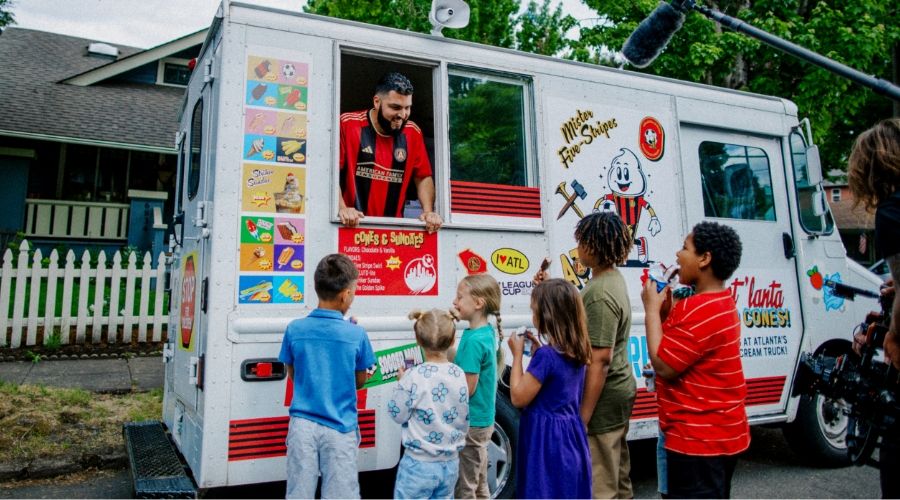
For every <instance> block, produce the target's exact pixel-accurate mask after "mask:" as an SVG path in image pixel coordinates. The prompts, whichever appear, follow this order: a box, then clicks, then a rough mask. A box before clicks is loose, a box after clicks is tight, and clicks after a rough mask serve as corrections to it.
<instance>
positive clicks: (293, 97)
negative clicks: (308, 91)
mask: <svg viewBox="0 0 900 500" xmlns="http://www.w3.org/2000/svg"><path fill="white" fill-rule="evenodd" d="M298 100H300V89H294V90H292V91H291V93H290V94H288V96H287V97H286V98H285V99H284V102H285V103H287V105H288V106H293V105H294V103H295V102H297V101H298Z"/></svg>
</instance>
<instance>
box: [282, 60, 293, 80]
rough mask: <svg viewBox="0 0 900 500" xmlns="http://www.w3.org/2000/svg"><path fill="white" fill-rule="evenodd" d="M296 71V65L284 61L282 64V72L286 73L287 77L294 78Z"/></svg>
mask: <svg viewBox="0 0 900 500" xmlns="http://www.w3.org/2000/svg"><path fill="white" fill-rule="evenodd" d="M296 73H297V70H296V69H294V65H293V64H291V63H284V65H283V66H281V74H282V75H284V77H285V78H293V77H294V75H295V74H296Z"/></svg>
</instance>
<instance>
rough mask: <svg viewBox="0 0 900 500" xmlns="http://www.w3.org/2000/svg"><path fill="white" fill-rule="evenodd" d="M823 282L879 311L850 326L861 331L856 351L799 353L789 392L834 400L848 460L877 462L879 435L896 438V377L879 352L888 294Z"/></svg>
mask: <svg viewBox="0 0 900 500" xmlns="http://www.w3.org/2000/svg"><path fill="white" fill-rule="evenodd" d="M824 286H827V287H830V288H831V289H832V292H833V293H834V295H835V296H839V297H842V298H845V299H847V300H853V299H854V298H855V297H856V296H860V295H861V296H865V297H872V298H878V299H880V301H881V309H882V310H881V312H871V313H869V314H868V315H867V316H866V319H865V321H863V322H862V323H860V324H859V325H858V326H857V327H856V328H855V329H854V331H853V337H854V338H857V334H859V333H863V334H864V335H865V337H864V338H865V340H864V341H863V342H862V344H861V346H860V349H859V353H858V354H857V353H856V352H847V353H842V354H839V355H834V353H829V352H827V351H826V352H821V353H819V354H811V353H803V354H801V355H800V362H799V364H798V366H797V373H796V375H795V377H794V388H793V391H792V394H791V395H792V396H799V395H808V396H815V395H817V394H821V395H823V396H825V397H827V398H829V399H831V400H833V401H837V402H838V405H839V407H840V408H841V410H840V411H842V412H843V413H844V414H846V415H847V419H848V425H847V441H846V442H847V451H848V453H849V458H850V461H851V462H853V463H854V464H857V465H866V464H868V465H876V466H877V464H876V463H874V462H873V461H872V460H871V456H872V452H873V451H874V450H875V448H876V446H878V442H879V438H881V439H882V440H890V441H893V442H900V432H898V429H897V426H898V421H900V379H898V372H897V370H895V369H894V368H893V366H891V365H890V364H889V363H885V362H884V361H883V357H882V356H881V354H880V349H881V346H882V344H883V343H884V337H885V335H886V334H887V332H888V326H889V325H890V310H891V309H890V308H891V299H890V298H889V297H888V296H882V295H880V294H878V293H874V292H870V291H867V290H862V289H859V288H855V287H852V286H849V285H845V284H843V283H837V282H834V281H832V280H826V281H825V283H824Z"/></svg>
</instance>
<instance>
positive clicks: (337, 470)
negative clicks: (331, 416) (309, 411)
mask: <svg viewBox="0 0 900 500" xmlns="http://www.w3.org/2000/svg"><path fill="white" fill-rule="evenodd" d="M286 444H287V492H286V494H285V496H286V497H287V498H315V495H316V482H317V480H318V477H319V474H320V473H321V475H322V498H359V475H358V473H357V472H358V466H357V455H356V450H357V446H358V444H359V433H358V432H355V431H351V432H346V433H342V432H338V431H336V430H335V429H332V428H330V427H326V426H324V425H321V424H317V423H316V422H313V421H312V420H307V419H305V418H299V417H291V423H290V427H289V430H288V436H287V441H286Z"/></svg>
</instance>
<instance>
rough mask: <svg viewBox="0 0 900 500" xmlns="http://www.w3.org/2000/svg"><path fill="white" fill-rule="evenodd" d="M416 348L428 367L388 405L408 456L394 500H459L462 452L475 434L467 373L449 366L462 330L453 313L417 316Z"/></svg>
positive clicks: (409, 376) (403, 383)
mask: <svg viewBox="0 0 900 500" xmlns="http://www.w3.org/2000/svg"><path fill="white" fill-rule="evenodd" d="M409 319H414V320H416V323H415V325H414V326H413V330H414V331H415V332H416V342H417V343H418V344H419V346H421V347H422V349H423V350H424V351H425V362H424V363H422V364H421V365H418V366H415V367H413V368H411V369H410V372H409V373H407V372H406V370H404V369H403V368H402V367H401V368H400V375H399V379H400V380H399V382H398V383H397V386H396V387H394V393H393V395H392V396H391V399H390V401H388V405H387V408H388V412H389V413H390V414H391V418H393V419H394V421H395V422H397V423H398V424H402V425H403V431H402V433H403V438H402V441H403V447H404V448H406V453H405V454H404V455H403V458H402V459H401V460H400V465H399V466H398V467H397V482H396V483H395V484H394V498H453V488H454V487H455V486H456V478H457V477H458V476H459V455H458V453H459V450H461V449H462V448H463V446H465V444H466V440H465V436H466V432H467V431H468V430H469V389H468V387H467V385H466V377H465V375H464V374H463V371H462V370H461V369H460V368H459V367H458V366H456V365H455V364H453V363H451V362H450V361H448V360H447V349H448V348H450V346H452V345H453V342H454V340H455V338H456V324H455V323H454V322H453V317H452V316H451V315H450V313H449V312H447V311H440V310H438V309H432V310H430V311H425V312H423V311H418V310H416V311H413V312H411V313H410V314H409Z"/></svg>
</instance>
